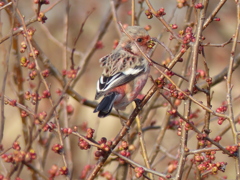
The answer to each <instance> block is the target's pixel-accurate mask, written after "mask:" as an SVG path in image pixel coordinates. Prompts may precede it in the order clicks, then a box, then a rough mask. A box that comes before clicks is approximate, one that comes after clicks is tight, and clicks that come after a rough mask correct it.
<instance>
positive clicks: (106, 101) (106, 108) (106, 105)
mask: <svg viewBox="0 0 240 180" xmlns="http://www.w3.org/2000/svg"><path fill="white" fill-rule="evenodd" d="M116 97H117V93H116V92H111V93H109V94H107V95H106V96H105V97H104V98H103V99H102V101H101V102H100V103H99V104H98V106H97V107H96V108H95V109H94V111H93V112H94V113H96V112H99V113H98V117H100V118H103V117H106V116H107V115H108V114H109V113H110V112H111V110H112V107H113V103H114V101H115V99H116Z"/></svg>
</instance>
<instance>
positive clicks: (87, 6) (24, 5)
mask: <svg viewBox="0 0 240 180" xmlns="http://www.w3.org/2000/svg"><path fill="white" fill-rule="evenodd" d="M57 2H58V4H56V5H55V6H53V5H54V4H55V3H57ZM17 3H18V8H19V11H20V12H21V14H22V15H23V16H24V19H25V20H26V21H27V20H29V19H30V18H33V17H35V16H36V8H37V5H36V4H34V1H30V0H21V1H18V2H17ZM111 3H113V1H111V0H101V1H99V0H88V1H85V0H69V1H56V0H50V4H49V5H43V6H42V8H41V11H47V12H46V13H45V16H46V17H47V20H46V22H45V23H41V22H34V23H32V24H30V25H29V26H28V28H29V27H32V28H34V29H36V31H35V34H34V36H33V39H34V40H35V42H37V44H38V46H39V47H40V48H41V50H42V52H44V55H45V56H46V57H48V59H49V60H50V62H51V63H52V64H53V65H54V66H55V67H56V68H57V69H58V71H59V72H62V71H63V70H64V69H65V67H66V65H65V62H66V61H65V60H67V64H68V67H67V69H68V70H69V69H70V65H71V63H70V57H71V49H72V48H74V43H75V41H76V38H77V36H78V34H79V31H80V29H81V26H83V32H82V33H81V35H80V37H79V39H78V41H77V43H76V46H75V48H76V51H75V52H76V53H75V55H74V63H75V68H77V67H78V68H79V69H80V70H81V68H83V67H82V65H83V64H82V63H83V58H84V56H85V55H86V53H87V52H88V51H89V50H90V48H91V44H92V43H93V42H94V39H95V37H96V35H97V34H98V32H99V29H100V27H101V25H102V24H103V22H104V21H106V17H107V16H108V15H109V14H110V13H111V10H112V9H111ZM151 3H152V5H153V7H154V8H155V9H156V10H157V9H159V8H161V7H163V8H164V9H165V12H166V15H165V16H164V18H165V20H166V21H167V22H168V23H169V24H177V25H178V29H176V30H174V31H175V32H176V33H178V31H180V30H183V28H184V27H185V25H186V23H185V15H186V10H187V7H182V8H177V1H176V0H168V1H164V0H158V1H157V0H152V1H151ZM217 3H219V1H217V0H215V1H210V2H209V7H208V11H207V17H208V15H209V14H210V13H211V12H212V10H213V9H214V8H215V7H216V4H217ZM135 4H136V9H135V10H136V13H138V12H139V11H140V10H141V7H140V5H139V3H138V1H136V3H135ZM68 6H69V16H68V19H67V13H66V8H67V7H68ZM50 7H53V8H52V9H50V10H49V9H48V8H50ZM142 8H143V9H148V7H147V5H146V3H143V7H142ZM91 11H92V13H91V14H90V15H89V17H88V18H87V19H86V17H87V15H88V13H89V12H91ZM116 12H117V17H118V19H117V21H119V22H121V23H122V24H129V25H130V24H131V1H129V0H122V2H121V4H120V6H119V8H118V9H117V11H116ZM217 17H218V18H220V21H213V22H212V23H211V24H210V25H209V26H208V27H207V28H206V30H204V32H203V36H204V37H205V40H204V41H203V42H204V43H211V44H222V43H224V42H227V41H228V40H229V39H230V38H231V37H232V36H233V35H234V33H235V28H236V21H237V17H236V4H235V3H234V2H233V1H227V2H226V3H225V4H224V6H223V8H222V9H221V10H220V11H219V13H218V14H217ZM85 20H86V22H85V23H84V21H85ZM0 21H1V23H0V27H1V32H0V39H2V38H3V37H5V36H7V35H8V34H9V33H11V27H12V26H11V18H10V17H9V15H8V14H7V13H6V11H5V10H1V11H0ZM191 22H192V23H195V22H196V13H192V17H191ZM83 23H84V24H83ZM139 25H140V26H142V27H146V26H151V29H150V30H149V34H150V36H151V37H160V41H161V42H163V43H164V44H166V45H167V46H168V47H169V48H171V49H172V50H173V51H174V49H175V47H176V46H177V45H178V43H177V41H176V40H172V41H170V40H169V38H170V33H169V32H167V31H166V29H165V28H163V25H162V24H161V22H160V21H159V20H157V19H156V18H154V17H153V18H152V19H148V18H147V17H146V15H145V14H144V11H143V13H142V14H141V15H140V18H139ZM116 27H117V24H116V22H114V21H111V23H110V25H109V26H108V27H107V28H106V29H104V35H103V37H102V39H101V40H100V42H98V44H100V46H99V48H97V49H96V50H95V51H94V53H93V55H92V56H91V57H90V59H89V61H88V63H87V64H86V67H84V68H85V71H84V73H83V75H82V76H81V77H80V79H78V81H77V82H76V84H75V87H74V90H75V91H76V92H77V93H79V94H80V95H81V96H82V97H83V98H85V99H87V100H89V101H94V96H95V88H96V82H97V80H98V78H99V77H100V75H101V72H102V69H101V68H100V67H99V59H100V58H101V57H103V56H105V55H107V54H108V53H110V52H111V51H112V50H113V46H114V41H115V40H118V39H119V34H118V30H117V29H116ZM66 37H67V38H66ZM17 38H18V42H19V46H20V43H21V42H22V41H23V40H24V38H23V36H22V35H21V34H20V35H18V36H17ZM65 43H66V46H67V47H68V48H69V49H70V51H68V52H67V54H66V51H65ZM204 53H205V57H206V59H205V60H206V62H207V64H208V66H209V69H210V76H211V77H212V76H215V75H217V74H218V73H220V72H221V71H222V70H223V69H224V68H225V67H227V66H228V64H229V59H230V55H231V43H230V44H227V45H226V46H224V47H208V46H206V47H205V48H204ZM237 53H239V47H238V48H237V52H235V54H237ZM16 54H17V55H16ZM9 55H10V56H9ZM22 55H23V54H21V53H19V52H16V50H15V49H13V48H11V39H8V40H6V41H4V42H3V43H1V44H0V58H1V62H2V65H1V66H0V77H1V78H0V83H1V86H2V84H3V78H4V73H5V70H6V62H5V60H6V59H7V58H8V56H9V72H8V78H7V81H6V92H5V95H6V96H7V97H9V98H10V99H16V100H18V93H24V92H17V88H16V85H15V82H14V78H15V74H14V65H15V63H19V62H20V59H19V58H20V57H21V56H22ZM168 58H169V54H168V53H167V52H166V50H165V49H164V48H163V47H161V46H159V45H158V46H157V47H156V49H155V51H154V53H153V56H152V59H153V60H155V61H156V62H157V63H160V64H161V63H162V62H164V61H167V60H168ZM184 60H185V56H183V63H178V64H177V65H176V66H175V67H174V69H173V71H174V72H177V73H180V74H181V73H182V71H183V67H184V65H183V64H184V63H185V62H184ZM203 61H204V58H203V56H202V55H199V65H198V69H203V67H204V66H203ZM21 68H23V67H21ZM40 68H42V69H44V66H43V65H42V63H40ZM188 71H189V73H190V69H189V70H188ZM186 74H187V73H186ZM159 75H160V74H159V73H158V72H157V71H156V70H154V69H153V68H152V70H151V76H152V77H153V79H156V78H157V77H158V76H159ZM23 77H24V82H23V86H24V91H33V90H34V88H32V87H33V86H34V87H35V88H36V87H37V86H38V81H36V80H30V79H29V71H28V70H27V69H26V68H25V69H24V68H23ZM173 80H175V81H176V82H177V80H178V78H173ZM47 83H48V84H49V85H50V91H51V96H52V99H53V101H54V102H56V101H57V99H58V96H59V95H58V94H57V93H56V91H57V90H59V89H61V90H62V89H63V87H62V85H61V84H60V83H59V81H57V80H56V78H55V77H53V76H50V77H49V78H47ZM232 84H233V90H232V94H233V98H237V97H238V96H239V70H238V69H237V70H236V71H235V72H234V73H233V82H232ZM151 86H152V81H151V80H150V79H149V81H148V83H147V85H146V86H145V88H144V90H143V94H146V92H147V91H148V90H149V89H150V87H151ZM187 87H188V84H187V83H185V84H183V86H182V89H186V88H187ZM44 90H45V88H44V86H43V85H41V88H40V90H39V93H40V94H41V93H42V91H44ZM212 93H213V94H212V109H214V110H216V108H218V107H219V106H221V104H222V102H224V101H225V100H226V83H225V81H224V80H223V81H222V82H221V83H219V84H217V85H216V86H214V87H213V88H212ZM194 97H195V98H196V99H198V100H199V101H200V100H201V101H203V103H206V100H205V99H206V98H205V96H203V95H202V94H199V95H196V96H194ZM65 98H66V102H67V104H68V105H71V106H72V107H73V108H74V112H73V114H72V115H70V116H68V120H67V121H68V125H69V127H73V126H79V127H80V126H82V125H83V124H84V123H87V126H88V127H91V128H93V129H95V133H94V139H95V140H96V141H98V140H100V139H101V137H106V138H107V139H108V140H112V139H113V138H114V137H115V136H116V135H117V133H118V132H119V130H120V129H121V127H122V125H121V122H120V120H119V118H117V117H113V116H108V117H106V118H104V119H99V118H98V117H97V114H94V113H93V109H94V108H93V107H89V106H86V105H84V104H83V103H81V102H77V101H76V100H75V99H73V98H72V97H71V96H69V95H66V96H65ZM158 102H159V104H160V103H164V102H165V101H164V99H161V98H159V99H158ZM26 105H27V106H29V107H30V108H31V109H34V107H35V106H34V105H32V104H31V103H27V104H26ZM233 105H234V113H235V117H237V116H238V114H239V108H238V107H239V99H238V98H237V99H236V100H235V101H234V104H233ZM60 106H61V105H60ZM50 108H51V104H50V103H49V100H48V99H42V100H41V101H40V102H39V107H38V112H41V111H46V112H48V110H49V109H50ZM59 108H60V107H59ZM180 109H181V110H182V111H181V112H182V113H183V111H184V103H183V102H182V107H181V108H180ZM194 109H195V110H197V109H200V108H199V107H197V106H196V105H193V110H194ZM132 110H133V107H132V106H131V105H130V106H129V107H128V108H127V110H126V111H124V113H126V114H130V113H131V111H132ZM200 110H202V109H200ZM143 111H144V110H143ZM166 111H167V106H161V107H160V108H158V109H156V110H154V111H153V112H152V113H150V115H149V116H148V118H151V122H155V123H156V124H155V125H156V126H161V125H162V123H163V122H164V120H165V117H166V115H165V114H166V113H167V112H166ZM203 118H204V112H203V111H201V112H200V113H198V117H197V118H196V119H194V122H196V123H197V124H200V126H199V127H201V123H202V121H203ZM59 119H60V122H61V121H65V120H66V119H64V114H63V113H59ZM227 125H228V122H227V121H226V122H224V123H223V125H221V126H220V125H218V124H217V119H216V118H214V117H213V118H212V120H211V126H210V128H211V130H212V132H211V133H210V137H211V138H215V136H216V135H218V133H219V131H221V129H223V128H224V127H225V126H227ZM62 127H64V126H62ZM238 127H239V126H238ZM22 128H23V125H22V121H21V117H20V113H19V110H18V108H16V107H12V106H9V105H8V106H5V127H4V137H3V141H2V144H3V147H4V149H7V148H9V147H11V146H12V143H13V142H14V140H15V139H16V137H17V136H18V135H21V136H20V138H19V139H18V142H19V144H20V145H21V147H22V148H23V149H24V147H25V144H24V138H23V135H22ZM199 129H200V128H199ZM158 133H159V130H152V131H148V132H147V133H145V134H144V138H145V142H146V147H147V148H148V149H147V150H148V153H149V154H151V152H152V150H153V147H154V145H155V142H156V137H157V136H158ZM46 134H47V133H46ZM82 134H84V132H82ZM46 136H48V135H46ZM195 136H196V134H195V133H193V132H190V133H189V143H188V147H189V149H194V148H196V144H197V140H196V138H195ZM68 138H70V140H71V141H70V142H71V146H70V147H71V153H72V159H73V179H79V177H80V174H81V171H82V170H83V169H84V166H85V165H87V164H92V165H94V164H95V163H96V160H95V158H94V151H95V150H96V148H94V147H93V148H91V149H90V150H87V151H85V150H80V148H79V147H78V146H77V143H78V138H77V137H74V136H69V137H68ZM58 141H59V140H58V138H57V136H56V137H55V138H53V140H52V142H51V144H55V143H57V142H58ZM136 141H137V140H136ZM135 143H136V142H135ZM179 143H180V137H179V136H177V132H176V131H175V130H171V129H169V130H167V131H166V134H165V136H164V139H163V142H162V144H161V146H162V148H164V149H166V151H167V152H169V153H171V154H173V155H174V156H175V158H176V159H175V160H177V158H178V147H179ZM221 144H222V145H223V146H226V145H232V144H233V138H232V133H231V131H228V132H227V133H226V134H225V135H224V136H223V137H222V140H221ZM39 147H40V146H39V145H38V144H36V145H35V147H33V148H34V149H35V151H36V153H37V154H38V153H39V154H41V151H43V150H42V147H41V148H39ZM164 154H165V153H164V152H159V155H158V156H157V158H156V160H155V163H154V168H155V169H156V170H157V171H159V172H163V173H165V172H167V170H168V168H167V167H168V164H169V162H171V161H172V160H173V159H171V158H170V157H166V156H164ZM132 159H133V160H134V161H136V162H137V163H140V164H142V165H144V162H143V158H142V156H141V152H140V150H138V152H137V153H136V154H135V156H133V158H132ZM0 161H1V164H2V165H1V166H0V173H1V174H6V172H7V171H8V169H9V168H10V165H9V164H7V163H4V162H3V160H2V159H0ZM188 161H190V159H189V160H188ZM216 161H220V162H222V161H224V162H228V165H227V167H226V171H225V173H221V172H219V174H218V175H216V176H210V177H209V179H221V178H220V177H223V176H225V175H226V176H227V179H235V174H234V173H235V167H234V164H233V160H232V158H229V157H228V156H227V155H223V154H222V153H217V158H216ZM46 162H47V163H46V167H45V168H44V170H43V171H44V172H45V174H46V176H48V173H47V171H48V170H49V169H50V168H51V167H52V165H53V164H57V165H58V166H59V167H60V166H62V165H63V162H62V159H61V158H60V155H58V154H56V153H54V152H52V151H51V150H50V151H49V152H48V155H47V161H46ZM117 166H118V162H115V163H114V162H112V163H110V164H109V165H107V166H106V168H105V169H104V171H107V170H109V171H111V172H112V173H113V174H114V172H116V169H117ZM187 167H188V165H187ZM30 174H31V173H30V172H29V171H28V170H27V168H24V170H23V172H22V173H21V176H20V177H21V178H22V179H28V178H29V176H30ZM57 179H64V177H62V176H58V177H57ZM99 179H101V178H99ZM189 179H194V172H193V171H192V172H191V173H190V175H189Z"/></svg>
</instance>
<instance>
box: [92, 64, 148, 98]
mask: <svg viewBox="0 0 240 180" xmlns="http://www.w3.org/2000/svg"><path fill="white" fill-rule="evenodd" d="M144 71H145V67H144V66H136V67H134V68H129V69H127V70H125V71H123V72H118V73H116V74H115V75H113V76H110V77H107V76H101V77H100V79H99V80H98V82H97V93H96V96H95V99H98V98H99V97H101V96H102V95H103V94H104V93H105V92H107V91H109V90H111V89H113V88H115V87H118V86H121V85H123V84H126V83H128V82H130V81H132V80H133V79H135V78H136V77H137V76H138V75H139V74H141V73H143V72H144Z"/></svg>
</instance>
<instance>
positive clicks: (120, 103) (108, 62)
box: [93, 26, 151, 118]
mask: <svg viewBox="0 0 240 180" xmlns="http://www.w3.org/2000/svg"><path fill="white" fill-rule="evenodd" d="M125 31H126V33H127V34H128V35H129V36H130V37H131V38H129V36H127V34H125V33H124V32H122V36H121V38H120V41H119V44H118V45H117V47H116V49H115V50H113V51H112V53H110V54H108V55H106V56H104V57H102V58H101V59H100V60H99V62H100V66H101V67H103V72H102V75H101V77H100V78H99V80H98V82H97V90H96V96H95V100H97V99H99V98H100V97H101V96H104V97H103V99H102V101H101V102H100V103H99V104H98V106H97V107H96V108H95V110H94V111H93V112H94V113H96V112H99V113H98V117H100V118H103V117H106V116H107V115H108V114H109V113H110V112H111V110H112V108H113V107H114V108H115V109H117V110H124V109H125V108H126V106H127V105H129V104H130V103H131V102H132V101H134V100H135V99H136V98H137V96H138V95H139V93H140V92H141V90H142V89H143V87H144V86H145V84H146V82H147V79H148V74H149V71H150V66H149V62H148V60H147V59H146V58H144V56H143V55H142V53H141V52H140V50H139V49H138V47H137V46H136V45H135V43H134V42H133V41H135V42H136V43H137V44H138V46H139V48H140V49H141V50H142V52H143V53H144V54H146V55H147V54H148V53H149V52H150V49H151V46H150V45H149V42H151V38H150V36H149V35H148V33H147V31H146V30H145V29H144V28H142V27H140V26H128V27H127V28H126V29H125Z"/></svg>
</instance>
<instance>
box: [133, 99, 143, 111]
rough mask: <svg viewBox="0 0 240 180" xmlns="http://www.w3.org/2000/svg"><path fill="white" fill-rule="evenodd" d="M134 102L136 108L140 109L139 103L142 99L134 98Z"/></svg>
mask: <svg viewBox="0 0 240 180" xmlns="http://www.w3.org/2000/svg"><path fill="white" fill-rule="evenodd" d="M134 102H135V104H136V108H138V109H139V110H140V109H141V106H140V104H141V102H142V100H141V99H134Z"/></svg>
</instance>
